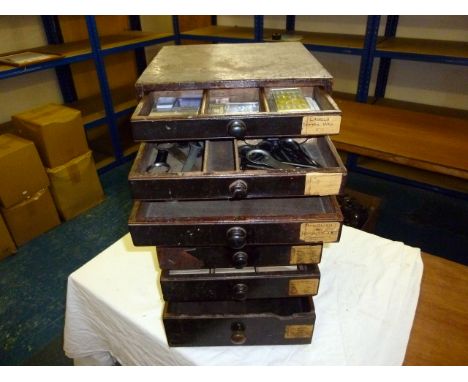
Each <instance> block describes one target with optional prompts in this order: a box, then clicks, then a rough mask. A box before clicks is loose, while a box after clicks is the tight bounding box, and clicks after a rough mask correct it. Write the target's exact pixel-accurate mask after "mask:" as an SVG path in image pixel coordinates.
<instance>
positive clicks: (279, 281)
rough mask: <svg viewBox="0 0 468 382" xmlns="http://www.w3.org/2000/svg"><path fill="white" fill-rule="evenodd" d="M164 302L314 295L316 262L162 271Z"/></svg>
mask: <svg viewBox="0 0 468 382" xmlns="http://www.w3.org/2000/svg"><path fill="white" fill-rule="evenodd" d="M160 281H161V289H162V294H163V297H164V300H165V301H212V300H237V301H243V300H247V299H255V298H279V297H298V296H315V295H316V294H317V293H318V288H319V282H320V271H319V268H318V266H317V265H287V266H275V267H246V268H243V269H236V268H210V269H190V270H166V271H163V272H162V274H161V280H160Z"/></svg>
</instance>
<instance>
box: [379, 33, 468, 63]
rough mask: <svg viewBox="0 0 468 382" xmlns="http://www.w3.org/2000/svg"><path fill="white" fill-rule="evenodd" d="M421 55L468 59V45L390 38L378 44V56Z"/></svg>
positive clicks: (456, 42)
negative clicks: (387, 54) (388, 54)
mask: <svg viewBox="0 0 468 382" xmlns="http://www.w3.org/2000/svg"><path fill="white" fill-rule="evenodd" d="M385 53H391V54H401V55H420V56H433V57H446V58H451V57H453V58H459V59H465V60H467V59H468V43H466V42H463V41H441V40H425V39H415V38H401V37H390V38H386V39H382V40H381V41H380V42H378V43H377V54H378V55H379V56H385Z"/></svg>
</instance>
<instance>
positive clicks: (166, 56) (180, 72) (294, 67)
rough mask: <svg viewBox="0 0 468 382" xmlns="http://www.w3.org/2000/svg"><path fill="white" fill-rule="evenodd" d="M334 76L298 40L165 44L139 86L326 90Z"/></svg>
mask: <svg viewBox="0 0 468 382" xmlns="http://www.w3.org/2000/svg"><path fill="white" fill-rule="evenodd" d="M331 84H332V76H331V75H330V73H329V72H328V71H327V70H326V69H325V68H324V67H323V66H322V65H321V64H320V63H319V62H318V61H317V59H316V58H315V57H314V56H313V55H312V54H311V53H309V51H308V50H307V49H306V48H305V47H304V45H302V44H301V43H299V42H281V43H248V44H204V45H178V46H165V47H163V48H162V49H161V51H160V52H159V54H158V55H157V56H156V57H155V58H154V59H153V61H152V62H151V63H150V64H149V65H148V67H147V68H146V70H145V71H144V72H143V74H142V75H141V76H140V78H139V79H138V81H137V82H136V88H137V92H138V95H139V96H140V97H141V96H142V95H143V94H145V93H147V92H149V91H153V90H172V89H178V90H181V89H202V88H203V89H209V88H236V87H237V88H239V87H259V86H291V85H294V86H315V85H318V86H323V87H325V88H327V89H328V90H331Z"/></svg>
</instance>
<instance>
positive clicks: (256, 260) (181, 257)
mask: <svg viewBox="0 0 468 382" xmlns="http://www.w3.org/2000/svg"><path fill="white" fill-rule="evenodd" d="M156 250H157V255H158V262H159V267H160V268H161V269H162V270H165V269H201V268H228V267H235V268H239V269H241V268H244V267H262V266H274V265H293V264H318V263H320V259H321V257H322V245H321V244H315V245H294V246H287V245H262V246H248V247H244V248H242V249H240V250H235V249H234V250H233V249H231V248H229V247H196V248H178V247H176V248H173V247H158V248H157V249H156Z"/></svg>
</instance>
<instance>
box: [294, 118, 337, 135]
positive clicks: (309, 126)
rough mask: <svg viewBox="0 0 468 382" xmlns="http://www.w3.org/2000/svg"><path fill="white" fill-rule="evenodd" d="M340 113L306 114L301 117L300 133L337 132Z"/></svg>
mask: <svg viewBox="0 0 468 382" xmlns="http://www.w3.org/2000/svg"><path fill="white" fill-rule="evenodd" d="M340 125H341V115H307V116H305V117H303V118H302V130H301V134H302V135H313V134H338V133H339V132H340Z"/></svg>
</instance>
